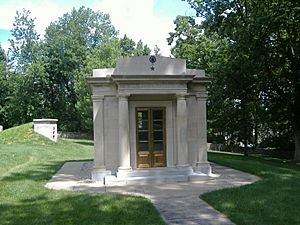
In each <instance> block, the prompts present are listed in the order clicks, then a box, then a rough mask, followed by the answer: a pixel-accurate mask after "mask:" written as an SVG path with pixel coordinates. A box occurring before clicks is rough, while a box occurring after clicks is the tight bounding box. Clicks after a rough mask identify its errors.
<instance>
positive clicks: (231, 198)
mask: <svg viewBox="0 0 300 225" xmlns="http://www.w3.org/2000/svg"><path fill="white" fill-rule="evenodd" d="M209 160H210V161H212V162H216V163H218V164H221V165H225V166H228V167H232V168H235V169H238V170H242V171H245V172H249V173H251V174H255V175H257V176H259V177H261V178H262V179H261V180H260V181H258V182H256V183H255V184H251V185H246V186H243V187H239V188H233V189H224V190H221V191H214V192H210V193H206V194H203V195H202V196H201V198H202V199H204V200H205V201H206V202H208V203H209V204H210V205H212V206H213V207H214V208H216V209H217V210H219V211H220V212H222V213H224V214H225V215H227V216H228V217H229V218H230V220H232V221H233V222H234V223H236V224H237V225H256V224H257V225H277V224H278V225H295V224H300V213H299V209H300V165H299V164H298V165H297V164H293V163H289V162H284V161H282V160H279V159H272V158H263V157H254V156H253V157H248V158H245V157H243V156H241V155H236V154H228V153H217V152H210V153H209Z"/></svg>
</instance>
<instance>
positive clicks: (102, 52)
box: [76, 38, 123, 131]
mask: <svg viewBox="0 0 300 225" xmlns="http://www.w3.org/2000/svg"><path fill="white" fill-rule="evenodd" d="M122 53H123V51H122V49H121V48H120V41H119V40H118V39H117V38H112V39H108V40H106V41H104V42H103V43H102V44H101V45H99V46H97V47H96V48H94V49H93V50H92V51H91V52H90V53H89V55H88V56H87V58H86V60H85V64H86V66H85V67H84V68H83V69H82V70H81V71H80V76H78V81H77V82H76V93H77V94H78V101H77V103H76V109H77V110H78V112H79V113H80V128H81V130H86V131H89V130H92V129H93V120H92V119H93V109H92V101H91V95H90V93H89V92H88V88H87V84H86V77H87V76H90V75H91V72H92V70H93V69H96V68H97V69H98V68H114V67H115V66H116V64H117V61H118V59H119V58H120V57H121V55H122Z"/></svg>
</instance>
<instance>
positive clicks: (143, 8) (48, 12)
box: [0, 0, 195, 56]
mask: <svg viewBox="0 0 300 225" xmlns="http://www.w3.org/2000/svg"><path fill="white" fill-rule="evenodd" d="M80 6H86V7H89V8H91V9H93V10H94V11H101V12H104V13H108V14H109V15H110V17H111V21H112V24H113V25H114V26H115V28H116V29H117V30H118V31H119V36H120V37H123V36H124V34H127V36H128V37H129V38H132V39H133V40H134V41H135V42H138V41H139V40H140V39H141V40H142V41H143V42H144V44H147V45H148V47H149V48H150V49H153V48H154V46H155V45H158V47H159V48H160V49H161V53H162V55H164V56H170V46H168V44H167V41H166V39H167V38H168V37H169V35H168V34H169V32H172V31H174V28H175V25H174V23H173V21H174V20H175V18H176V16H177V15H188V16H194V15H195V12H194V10H193V9H191V8H190V6H189V4H188V3H187V2H185V1H182V0H0V43H1V46H2V48H4V49H6V50H7V49H8V47H9V42H8V40H7V39H9V38H11V36H10V30H11V29H12V28H13V22H14V17H15V15H16V11H22V9H23V8H25V9H27V10H30V11H31V15H32V17H34V18H36V21H35V24H36V30H37V32H38V33H39V34H41V35H42V36H43V34H44V31H45V28H46V27H47V26H48V25H49V24H50V22H51V21H56V20H58V18H59V17H61V16H62V15H63V14H64V13H67V12H70V11H71V10H72V8H76V9H78V8H79V7H80Z"/></svg>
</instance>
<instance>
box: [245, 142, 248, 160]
mask: <svg viewBox="0 0 300 225" xmlns="http://www.w3.org/2000/svg"><path fill="white" fill-rule="evenodd" d="M244 145H245V147H244V156H248V140H247V139H245V140H244Z"/></svg>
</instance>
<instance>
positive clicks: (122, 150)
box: [118, 94, 131, 172]
mask: <svg viewBox="0 0 300 225" xmlns="http://www.w3.org/2000/svg"><path fill="white" fill-rule="evenodd" d="M128 97H129V94H120V95H119V168H118V172H129V171H131V166H130V143H129V108H128Z"/></svg>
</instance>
